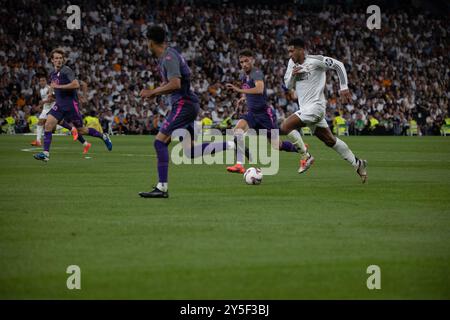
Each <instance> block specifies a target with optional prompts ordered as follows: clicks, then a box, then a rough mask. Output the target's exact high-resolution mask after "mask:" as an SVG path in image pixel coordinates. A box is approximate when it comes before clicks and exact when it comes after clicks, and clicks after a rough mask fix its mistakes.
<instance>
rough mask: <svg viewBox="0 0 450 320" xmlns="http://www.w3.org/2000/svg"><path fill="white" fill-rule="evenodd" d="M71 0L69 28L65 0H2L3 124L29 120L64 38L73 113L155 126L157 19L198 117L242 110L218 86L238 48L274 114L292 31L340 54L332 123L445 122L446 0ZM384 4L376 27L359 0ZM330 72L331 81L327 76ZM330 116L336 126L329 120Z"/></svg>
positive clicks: (206, 120)
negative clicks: (253, 67)
mask: <svg viewBox="0 0 450 320" xmlns="http://www.w3.org/2000/svg"><path fill="white" fill-rule="evenodd" d="M372 2H373V1H370V2H367V1H325V0H323V1H307V0H304V1H301V0H299V1H276V2H275V3H272V2H271V1H245V4H244V2H241V1H132V0H130V1H104V0H103V1H74V2H71V3H70V4H77V5H79V6H80V8H81V12H82V18H81V22H82V25H81V26H82V27H81V30H68V29H67V27H66V19H67V17H68V16H69V14H67V13H66V12H65V9H66V8H67V6H68V5H69V3H68V2H67V3H66V2H62V1H41V0H34V1H25V0H8V1H6V4H5V5H2V7H1V8H0V14H1V15H2V16H3V17H7V19H6V20H3V22H2V24H1V27H0V43H1V45H0V122H1V127H2V133H28V132H33V131H34V129H35V125H36V122H37V116H38V113H39V107H38V102H39V99H40V97H39V89H38V78H37V74H39V72H41V71H42V70H46V71H47V72H49V71H50V69H51V63H50V61H49V53H50V51H51V50H52V49H53V48H55V47H58V46H62V47H64V48H65V49H66V50H67V53H68V55H67V59H68V62H67V63H68V65H69V66H71V67H72V68H73V69H74V70H75V72H76V74H77V75H78V77H79V79H82V80H84V81H85V82H87V83H88V86H89V90H88V96H87V97H83V99H82V102H83V103H82V113H83V114H84V115H86V116H87V115H93V116H94V117H97V118H98V119H99V121H100V123H101V125H102V127H103V130H104V131H106V132H110V133H112V132H114V133H125V134H146V133H150V134H155V133H156V132H157V130H158V127H159V126H160V124H161V123H162V121H163V119H164V116H165V115H167V114H168V112H169V110H168V107H167V105H166V102H165V101H164V99H160V100H157V101H154V102H147V101H146V102H144V101H141V100H140V98H139V97H138V93H139V91H140V90H141V89H142V88H144V87H150V88H152V87H154V86H156V85H158V82H159V80H160V79H159V73H158V71H157V69H156V64H155V61H154V58H152V57H151V56H150V54H149V51H148V50H147V46H146V38H145V36H146V31H147V29H148V27H149V26H150V25H152V24H155V23H157V24H162V25H163V26H164V28H166V30H167V31H168V32H169V37H170V44H171V45H172V46H174V47H176V48H177V49H178V50H179V51H181V52H183V54H184V56H185V57H186V59H187V60H188V61H189V65H190V66H191V68H192V70H193V71H194V72H193V77H194V78H193V81H192V84H193V87H194V89H195V91H196V92H197V93H198V94H199V96H200V97H201V102H202V104H201V105H202V109H203V110H202V112H201V113H200V115H199V118H198V119H197V120H198V121H201V122H202V123H203V124H204V125H208V126H219V127H221V128H229V127H231V126H232V124H233V122H235V121H236V119H238V118H239V113H240V112H242V111H243V110H235V109H234V107H233V106H232V102H233V100H234V98H235V94H234V93H231V92H230V91H227V90H224V88H225V87H224V85H225V83H226V82H231V81H235V80H236V79H237V78H238V73H239V65H238V59H237V53H238V51H239V50H240V49H242V48H243V47H247V48H251V49H253V50H254V51H255V52H256V53H257V63H258V65H259V67H260V68H262V70H263V71H264V73H265V75H266V85H267V87H268V91H267V92H268V95H269V101H270V104H271V105H272V106H273V108H274V109H275V110H276V115H277V117H278V121H280V122H281V121H282V120H283V119H285V118H286V117H287V116H289V115H290V114H292V113H293V112H295V111H296V110H297V109H298V105H297V102H296V99H295V97H292V96H291V95H290V94H289V93H288V92H286V91H285V90H284V88H283V86H282V78H283V75H284V72H285V67H286V65H287V60H288V57H287V54H286V45H287V41H288V39H289V38H290V37H293V36H302V37H304V38H305V39H306V40H307V43H308V44H309V51H310V52H311V53H313V54H323V55H328V56H332V57H335V58H336V59H339V60H341V61H343V62H344V64H345V67H346V69H347V72H348V75H349V82H350V89H351V91H352V92H353V103H352V104H348V105H342V104H341V103H340V101H339V99H338V81H337V75H336V74H334V73H329V74H328V77H329V79H328V81H327V86H326V96H327V99H328V108H327V115H326V119H327V121H328V122H329V124H330V126H333V128H334V130H335V133H338V134H350V135H440V134H449V133H450V116H449V109H448V105H449V104H448V101H449V95H450V91H449V75H450V71H449V66H450V61H449V60H450V56H449V45H450V37H449V32H450V27H449V24H448V13H449V4H448V3H447V2H446V1H435V2H433V3H430V2H428V1H377V2H376V3H372ZM370 4H378V5H379V6H380V7H381V12H382V21H381V29H380V30H369V29H368V28H367V26H366V20H367V18H368V16H369V14H367V13H366V8H367V6H368V5H370ZM331 80H332V81H331ZM337 127H339V128H340V129H339V130H336V129H337Z"/></svg>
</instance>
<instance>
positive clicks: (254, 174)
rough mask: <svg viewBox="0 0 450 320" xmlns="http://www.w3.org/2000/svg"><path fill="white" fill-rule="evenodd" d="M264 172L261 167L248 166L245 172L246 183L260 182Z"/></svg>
mask: <svg viewBox="0 0 450 320" xmlns="http://www.w3.org/2000/svg"><path fill="white" fill-rule="evenodd" d="M262 178H263V174H262V171H261V169H260V168H253V167H251V168H248V169H247V171H245V173H244V181H245V183H246V184H260V183H261V181H262Z"/></svg>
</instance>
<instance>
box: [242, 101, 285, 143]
mask: <svg viewBox="0 0 450 320" xmlns="http://www.w3.org/2000/svg"><path fill="white" fill-rule="evenodd" d="M241 119H244V120H245V121H247V123H248V126H249V128H250V129H255V130H259V129H266V130H267V133H268V136H269V137H270V130H271V129H278V124H277V116H276V115H275V113H274V112H273V109H272V108H270V107H267V109H266V110H265V112H259V113H255V112H251V111H249V112H247V113H246V114H243V115H242V116H241Z"/></svg>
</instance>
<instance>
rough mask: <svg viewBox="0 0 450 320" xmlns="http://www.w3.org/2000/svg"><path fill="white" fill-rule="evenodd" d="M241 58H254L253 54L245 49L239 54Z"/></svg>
mask: <svg viewBox="0 0 450 320" xmlns="http://www.w3.org/2000/svg"><path fill="white" fill-rule="evenodd" d="M239 57H252V58H253V52H252V51H251V50H250V49H244V50H242V51H241V52H239Z"/></svg>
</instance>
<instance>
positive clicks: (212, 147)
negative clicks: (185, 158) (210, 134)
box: [185, 142, 228, 159]
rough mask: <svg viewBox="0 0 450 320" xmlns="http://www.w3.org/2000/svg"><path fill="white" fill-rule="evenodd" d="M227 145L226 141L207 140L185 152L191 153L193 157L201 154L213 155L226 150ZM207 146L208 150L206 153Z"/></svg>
mask: <svg viewBox="0 0 450 320" xmlns="http://www.w3.org/2000/svg"><path fill="white" fill-rule="evenodd" d="M208 146H209V147H208ZM227 146H228V144H227V143H226V142H205V143H202V144H198V145H196V146H194V148H191V149H190V152H185V154H190V156H191V159H193V158H197V157H199V156H201V155H211V154H215V153H216V152H220V151H223V150H226V149H227ZM207 147H208V151H207V152H206V153H205V149H206V148H207Z"/></svg>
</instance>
